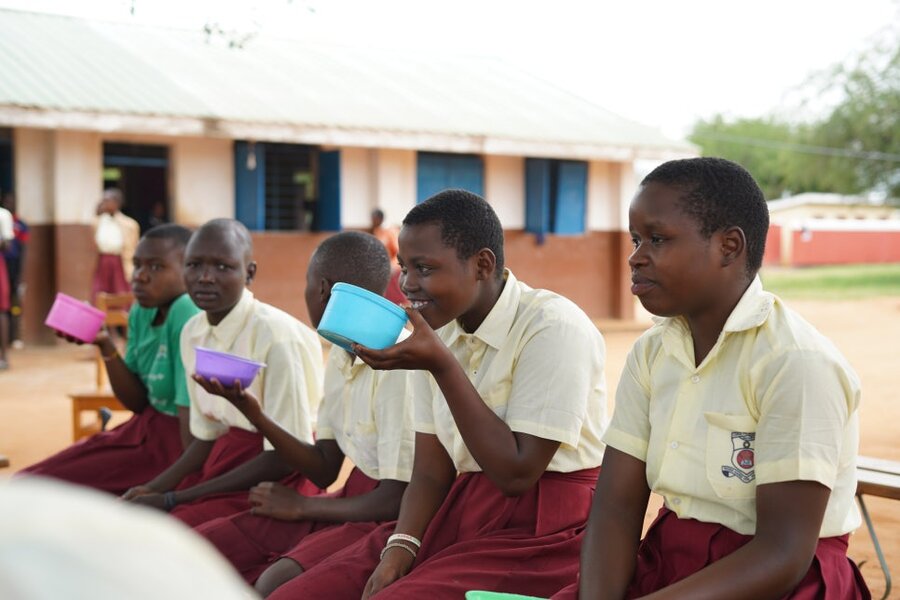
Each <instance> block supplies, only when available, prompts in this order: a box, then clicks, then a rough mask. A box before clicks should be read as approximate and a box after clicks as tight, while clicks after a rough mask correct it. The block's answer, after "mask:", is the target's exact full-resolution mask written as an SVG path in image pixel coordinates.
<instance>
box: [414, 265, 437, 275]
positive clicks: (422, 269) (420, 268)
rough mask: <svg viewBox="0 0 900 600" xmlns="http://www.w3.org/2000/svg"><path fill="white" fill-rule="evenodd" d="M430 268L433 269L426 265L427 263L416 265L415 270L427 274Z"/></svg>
mask: <svg viewBox="0 0 900 600" xmlns="http://www.w3.org/2000/svg"><path fill="white" fill-rule="evenodd" d="M432 270H433V269H432V268H431V267H429V266H427V265H418V266H416V271H418V272H419V273H421V274H422V275H428V274H429V273H431V271H432Z"/></svg>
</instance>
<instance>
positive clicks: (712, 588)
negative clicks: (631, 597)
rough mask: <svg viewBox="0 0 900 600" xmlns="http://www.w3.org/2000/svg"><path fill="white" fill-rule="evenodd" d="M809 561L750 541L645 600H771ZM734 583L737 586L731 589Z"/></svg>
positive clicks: (783, 591) (807, 557) (791, 583)
mask: <svg viewBox="0 0 900 600" xmlns="http://www.w3.org/2000/svg"><path fill="white" fill-rule="evenodd" d="M811 562H812V553H804V552H802V551H800V552H798V551H797V549H793V548H791V547H790V546H789V545H784V544H777V543H766V542H765V541H763V540H760V539H759V538H754V539H753V540H751V541H750V542H749V543H748V544H746V545H745V546H742V547H741V548H739V549H738V550H736V551H735V552H733V553H731V554H729V555H728V556H726V557H725V558H723V559H721V560H718V561H716V562H714V563H713V564H711V565H709V566H708V567H706V568H704V569H702V570H701V571H698V572H697V573H694V574H693V575H691V576H690V577H687V578H685V579H682V580H681V581H679V582H678V583H675V584H673V585H670V586H668V587H666V588H664V589H662V590H659V591H657V592H654V593H653V594H650V595H649V596H646V598H648V599H652V600H663V599H667V598H673V599H674V598H692V599H693V598H695V599H697V600H707V599H708V600H714V599H716V598H726V597H727V598H729V600H766V599H769V598H771V599H772V600H775V599H777V598H783V597H784V596H785V594H787V593H788V592H790V591H791V590H792V589H793V588H794V586H796V585H797V583H799V582H800V580H801V579H802V578H803V576H804V575H805V574H806V572H807V571H808V570H809V565H810V563H811ZM735 581H740V582H741V584H740V585H739V586H735V585H734V582H735Z"/></svg>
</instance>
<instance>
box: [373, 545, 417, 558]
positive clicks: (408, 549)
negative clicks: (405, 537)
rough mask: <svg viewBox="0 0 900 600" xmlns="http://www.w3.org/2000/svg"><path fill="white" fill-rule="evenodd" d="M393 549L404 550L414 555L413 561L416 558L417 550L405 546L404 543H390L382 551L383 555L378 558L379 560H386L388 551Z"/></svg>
mask: <svg viewBox="0 0 900 600" xmlns="http://www.w3.org/2000/svg"><path fill="white" fill-rule="evenodd" d="M391 548H403V549H404V550H406V551H407V552H409V553H410V554H412V557H413V559H415V558H416V549H415V548H413V547H412V546H410V545H409V544H404V543H403V542H388V544H387V545H386V546H385V547H384V550H382V551H381V555H380V556H379V557H378V559H379V560H384V555H385V554H387V551H388V550H390V549H391Z"/></svg>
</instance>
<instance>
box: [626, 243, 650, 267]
mask: <svg viewBox="0 0 900 600" xmlns="http://www.w3.org/2000/svg"><path fill="white" fill-rule="evenodd" d="M643 247H644V245H643V244H641V243H640V242H638V243H636V244H635V247H634V250H632V251H631V254H630V255H629V256H628V266H629V267H631V268H632V269H635V268H637V267H639V266H640V265H643V264H646V262H647V254H646V252H644V251H643Z"/></svg>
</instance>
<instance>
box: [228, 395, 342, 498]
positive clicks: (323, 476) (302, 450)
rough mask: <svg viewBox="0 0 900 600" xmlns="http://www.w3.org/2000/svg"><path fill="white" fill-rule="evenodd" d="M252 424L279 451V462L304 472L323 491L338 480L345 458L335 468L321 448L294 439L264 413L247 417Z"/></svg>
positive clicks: (260, 412) (259, 412)
mask: <svg viewBox="0 0 900 600" xmlns="http://www.w3.org/2000/svg"><path fill="white" fill-rule="evenodd" d="M245 415H246V416H247V418H248V419H249V421H250V422H251V423H252V424H253V426H254V427H256V429H257V430H258V431H259V432H260V433H261V434H262V435H263V436H265V438H266V439H267V440H269V443H271V444H272V446H274V448H275V452H276V453H277V454H278V456H279V458H280V459H281V460H282V461H283V462H284V463H285V464H286V465H288V466H290V467H291V468H293V469H294V470H297V471H300V472H301V473H303V474H304V475H305V476H306V477H308V478H309V479H310V480H311V481H312V482H313V483H315V484H316V485H317V486H319V487H320V488H323V489H324V488H326V487H328V486H329V485H331V484H332V483H334V481H335V479H337V476H338V473H339V472H340V469H341V462H343V454H342V455H341V456H340V460H338V461H337V463H336V464H335V463H334V461H329V460H328V458H327V457H326V455H325V453H324V452H322V449H321V448H320V447H319V445H318V444H310V443H307V442H304V441H302V440H299V439H297V438H296V437H294V435H293V434H292V433H290V432H289V431H287V430H286V429H284V428H283V427H282V426H281V425H279V424H278V423H277V422H275V421H274V420H272V419H271V418H270V417H269V416H268V415H266V414H265V413H263V412H262V411H258V412H256V413H251V414H247V413H245Z"/></svg>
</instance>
